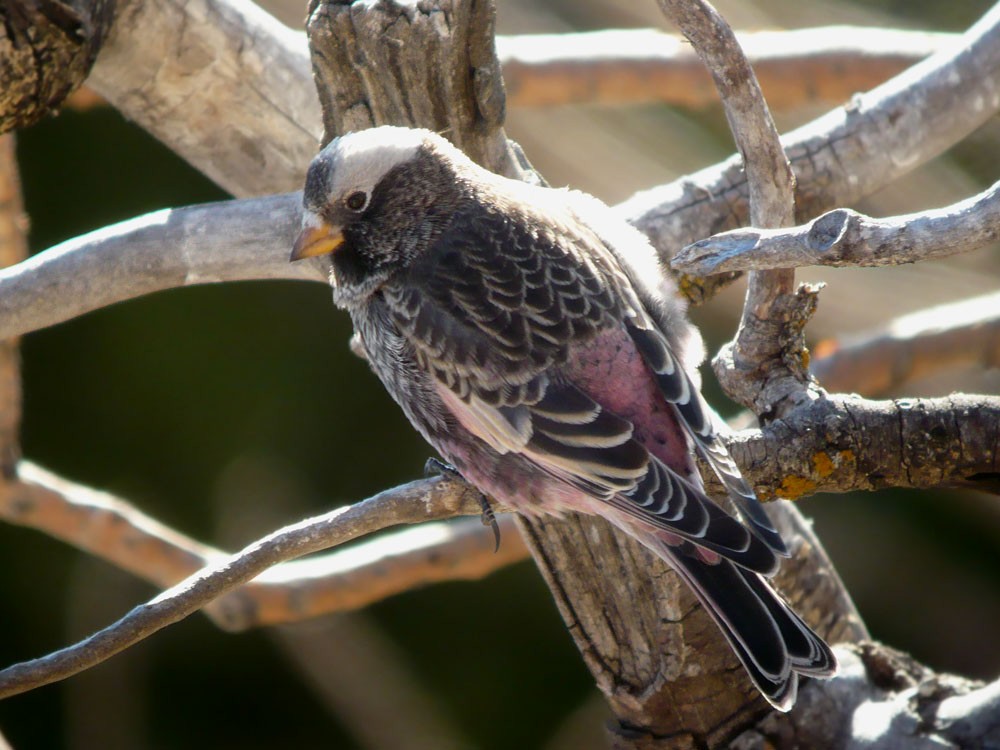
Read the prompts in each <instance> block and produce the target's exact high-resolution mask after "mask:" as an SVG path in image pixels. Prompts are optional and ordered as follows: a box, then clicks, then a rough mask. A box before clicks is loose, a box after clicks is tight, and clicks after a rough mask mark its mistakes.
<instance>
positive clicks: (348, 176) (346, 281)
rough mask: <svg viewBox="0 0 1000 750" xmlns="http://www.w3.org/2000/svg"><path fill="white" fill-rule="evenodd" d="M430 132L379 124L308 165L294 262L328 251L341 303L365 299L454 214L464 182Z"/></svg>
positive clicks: (332, 146)
mask: <svg viewBox="0 0 1000 750" xmlns="http://www.w3.org/2000/svg"><path fill="white" fill-rule="evenodd" d="M380 135H381V136H384V137H382V138H381V139H380V138H378V136H380ZM428 135H430V134H426V132H425V131H412V130H404V129H401V128H376V129H374V130H370V131H363V132H361V133H356V134H353V135H348V136H344V137H342V138H339V139H337V140H335V141H333V142H332V143H331V144H330V145H329V146H327V148H326V149H324V150H323V151H322V152H321V153H320V154H319V156H317V157H316V159H315V160H314V161H313V163H312V165H311V166H310V167H309V172H308V175H307V178H306V186H305V191H304V204H305V214H304V217H303V229H302V233H301V234H300V235H299V238H298V240H297V241H296V243H295V248H294V250H293V251H292V260H299V259H301V258H307V257H311V256H319V255H329V256H330V263H331V279H330V280H331V283H332V285H333V289H334V302H335V303H336V304H337V305H338V306H340V307H345V308H351V307H355V306H358V305H363V304H365V302H366V301H367V300H368V298H370V296H371V295H372V294H374V293H375V292H376V291H377V290H378V289H379V288H380V287H381V286H383V285H384V284H385V283H387V282H388V281H389V280H390V279H391V278H392V277H393V276H394V275H395V274H397V273H398V272H399V271H401V270H403V269H405V268H406V267H407V266H408V265H409V263H410V262H411V261H412V259H413V257H414V255H415V254H416V253H417V252H418V248H426V246H427V241H428V240H429V239H431V238H432V237H433V235H434V234H436V232H437V231H439V229H440V226H441V225H442V224H443V223H444V222H446V221H447V219H448V217H449V216H450V215H451V213H452V211H453V208H454V206H455V205H456V202H457V200H458V188H457V186H456V185H455V181H454V176H453V172H452V171H451V170H450V169H449V168H448V165H447V164H446V162H445V160H444V159H443V158H442V157H441V155H440V154H439V153H437V152H436V150H435V149H434V148H433V147H432V146H429V145H428V144H425V143H424V140H423V139H424V138H425V137H427V136H428ZM397 136H398V137H397ZM418 136H419V138H418Z"/></svg>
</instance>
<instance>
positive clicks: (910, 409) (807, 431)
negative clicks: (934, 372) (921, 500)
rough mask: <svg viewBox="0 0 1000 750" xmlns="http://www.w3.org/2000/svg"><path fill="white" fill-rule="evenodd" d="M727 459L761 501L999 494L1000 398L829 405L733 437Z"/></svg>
mask: <svg viewBox="0 0 1000 750" xmlns="http://www.w3.org/2000/svg"><path fill="white" fill-rule="evenodd" d="M729 449H730V451H731V452H732V454H733V458H734V459H735V460H736V462H737V463H738V464H739V465H740V468H741V469H742V470H743V473H744V474H745V475H746V476H747V477H748V478H749V480H750V482H751V484H753V486H754V488H755V489H756V490H757V492H758V494H759V495H760V496H761V497H763V498H774V497H784V498H789V499H796V498H799V497H802V496H803V495H811V494H813V493H815V492H848V491H851V490H880V489H885V488H886V487H913V488H930V487H965V488H970V489H977V490H981V491H985V492H994V493H997V492H1000V396H977V395H964V394H953V395H951V396H946V397H943V398H930V399H920V398H908V399H896V400H893V401H868V400H866V399H862V398H859V397H857V396H848V395H840V394H838V395H829V396H826V397H824V398H819V399H816V400H814V401H811V402H810V403H809V404H807V405H805V406H802V407H800V408H798V409H796V410H795V411H793V412H791V413H790V414H788V415H787V416H786V417H784V418H783V419H778V420H775V421H773V422H771V423H770V424H768V425H767V426H766V427H764V428H763V430H744V431H741V432H738V433H736V434H735V435H733V436H732V437H731V439H730V440H729ZM713 482H714V480H712V481H710V482H708V484H710V485H711V484H712V483H713Z"/></svg>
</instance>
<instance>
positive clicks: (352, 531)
mask: <svg viewBox="0 0 1000 750" xmlns="http://www.w3.org/2000/svg"><path fill="white" fill-rule="evenodd" d="M479 513H481V509H480V506H479V502H478V500H477V499H476V497H475V493H474V491H473V490H470V488H469V487H468V486H467V485H465V484H464V483H462V482H458V481H456V480H453V479H450V478H444V477H436V478H433V479H424V480H420V481H416V482H411V483H409V484H406V485H402V486H400V487H395V488H393V489H391V490H387V491H385V492H382V493H379V494H378V495H375V496H373V497H371V498H369V499H367V500H364V501H362V502H360V503H357V504H355V505H351V506H347V507H344V508H338V509H337V510H334V511H331V512H329V513H326V514H324V515H321V516H316V517H315V518H310V519H307V520H305V521H301V522H299V523H297V524H292V525H290V526H286V527H284V528H282V529H279V530H278V531H275V532H273V533H271V534H268V535H267V536H266V537H264V538H262V539H260V540H258V541H256V542H254V543H253V544H251V545H249V546H247V547H245V548H244V549H242V550H240V551H239V552H237V553H236V554H234V555H231V556H229V557H227V558H225V559H223V560H221V561H219V562H217V563H216V564H215V565H213V566H211V567H210V568H206V569H205V570H202V571H199V572H198V573H196V574H195V575H192V576H190V577H188V578H186V579H185V580H183V581H181V582H180V583H179V584H177V585H176V586H174V587H172V588H170V589H168V590H167V591H164V592H163V593H162V594H160V595H159V596H157V597H156V598H154V599H152V600H151V601H149V602H148V603H146V604H143V605H140V606H138V607H136V608H135V609H133V610H132V611H131V612H129V613H128V614H126V615H125V616H124V617H122V618H121V619H120V620H118V621H117V622H115V623H114V624H112V625H109V626H108V627H106V628H104V629H103V630H100V631H98V632H97V633H95V634H93V635H92V636H90V637H89V638H86V639H84V640H82V641H80V642H78V643H76V644H74V645H72V646H68V647H66V648H63V649H60V650H59V651H55V652H53V653H51V654H49V655H47V656H43V657H41V658H38V659H34V660H32V661H27V662H22V663H20V664H15V665H13V666H11V667H8V668H6V669H4V670H2V671H0V698H5V697H8V696H11V695H16V694H18V693H22V692H25V691H27V690H31V689H33V688H36V687H39V686H41V685H46V684H48V683H50V682H55V681H57V680H61V679H65V678H66V677H69V676H71V675H74V674H76V673H78V672H80V671H82V670H84V669H87V668H89V667H92V666H94V665H95V664H99V663H100V662H102V661H104V660H105V659H107V658H109V657H111V656H113V655H114V654H116V653H118V652H120V651H122V650H124V649H126V648H128V647H129V646H131V645H133V644H135V643H137V642H139V641H141V640H143V639H144V638H147V637H149V636H150V635H152V634H153V633H155V632H156V631H158V630H161V629H162V628H164V627H166V626H167V625H171V624H173V623H175V622H178V621H179V620H182V619H183V618H185V617H187V616H188V615H190V614H192V613H193V612H196V611H198V609H200V608H201V607H203V606H205V605H206V604H207V603H208V602H210V601H212V600H213V599H217V598H218V597H219V596H221V595H222V594H224V593H226V592H228V591H232V590H233V589H234V588H235V587H236V586H239V585H241V584H243V583H246V582H247V581H250V580H251V579H253V578H254V577H255V576H257V575H259V574H260V573H262V572H263V571H265V570H267V569H268V568H270V567H272V566H273V565H275V564H277V563H279V562H284V561H286V560H290V559H292V558H295V557H300V556H302V555H306V554H309V553H310V552H317V551H319V550H322V549H327V548H329V547H333V546H336V545H338V544H343V543H344V542H348V541H350V540H352V539H356V538H357V537H359V536H363V535H365V534H369V533H372V532H374V531H381V530H382V529H385V528H388V527H390V526H395V525H398V524H413V523H423V522H425V521H432V520H438V519H443V518H451V517H453V516H455V515H478V514H479Z"/></svg>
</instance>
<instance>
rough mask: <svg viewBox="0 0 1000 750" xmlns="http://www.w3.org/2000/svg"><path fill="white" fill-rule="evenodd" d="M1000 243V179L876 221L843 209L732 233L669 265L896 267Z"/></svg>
mask: <svg viewBox="0 0 1000 750" xmlns="http://www.w3.org/2000/svg"><path fill="white" fill-rule="evenodd" d="M998 240H1000V182H997V183H995V184H994V185H993V186H992V187H991V188H989V189H988V190H985V191H983V192H982V193H980V194H979V195H977V196H974V197H972V198H969V199H967V200H964V201H961V202H959V203H955V204H952V205H951V206H947V207H946V208H939V209H934V210H932V211H924V212H921V213H915V214H907V215H905V216H894V217H892V218H889V219H873V218H871V217H870V216H865V215H864V214H859V213H858V212H857V211H852V210H850V209H847V208H838V209H836V210H834V211H830V212H829V213H826V214H823V215H822V216H820V217H819V218H817V219H814V220H813V221H811V222H809V223H808V224H804V225H802V226H798V227H792V228H790V229H768V230H761V229H756V228H753V227H746V228H742V229H733V230H731V231H729V232H723V233H722V234H717V235H715V236H714V237H709V238H708V239H704V240H699V241H698V242H695V243H693V244H691V245H688V246H687V247H685V248H684V249H683V250H681V251H680V252H679V253H678V254H677V256H675V257H674V259H673V260H672V261H671V266H672V267H673V268H674V270H677V271H680V272H682V273H690V274H695V275H699V276H707V275H709V274H713V273H724V272H731V271H752V270H760V269H766V268H798V267H801V266H837V267H839V266H897V265H901V264H903V263H915V262H917V261H921V260H936V259H938V258H947V257H949V256H951V255H957V254H958V253H967V252H971V251H973V250H978V249H980V248H983V247H986V246H987V245H990V244H992V243H994V242H997V241H998Z"/></svg>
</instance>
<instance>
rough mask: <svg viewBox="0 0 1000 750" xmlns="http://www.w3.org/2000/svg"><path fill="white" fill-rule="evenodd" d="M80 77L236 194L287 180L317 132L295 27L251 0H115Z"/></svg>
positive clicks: (295, 183)
mask: <svg viewBox="0 0 1000 750" xmlns="http://www.w3.org/2000/svg"><path fill="white" fill-rule="evenodd" d="M118 5H119V10H118V18H117V19H116V22H115V24H114V26H113V28H112V30H111V33H110V34H109V36H108V38H107V41H106V42H105V44H104V48H103V49H102V50H101V54H100V56H99V57H98V58H97V62H96V64H95V65H94V70H93V73H92V74H91V76H90V78H89V79H88V81H87V83H88V85H90V86H91V87H93V88H94V89H95V90H96V91H97V92H98V93H100V94H101V95H102V96H103V97H104V98H106V99H108V100H109V101H110V102H111V103H112V104H114V105H115V107H117V108H118V109H119V110H121V112H122V113H123V114H125V116H126V117H128V118H129V119H131V120H134V121H135V122H137V123H139V124H140V125H141V126H142V127H143V128H145V129H146V130H148V131H149V132H150V133H152V134H153V135H154V136H156V137H157V138H159V139H160V140H161V141H163V142H164V143H165V144H167V145H168V146H169V147H170V148H172V149H173V150H174V151H176V152H177V153H178V154H179V155H180V156H182V157H183V158H184V159H186V160H187V161H189V162H190V163H191V164H194V165H195V166H196V167H197V168H198V169H199V170H201V171H202V172H204V173H205V174H206V175H207V176H208V177H209V178H211V179H212V180H214V181H215V182H216V183H217V184H218V185H220V186H221V187H223V188H224V189H226V190H228V191H229V192H230V193H232V194H233V195H235V196H250V195H262V194H265V193H277V192H286V191H289V190H296V189H298V188H300V187H301V186H302V183H303V182H304V180H305V170H306V167H307V166H308V165H309V161H310V159H312V156H313V154H314V153H315V152H316V147H317V144H318V142H319V134H320V131H319V103H318V102H317V100H316V92H315V90H314V89H313V88H312V87H311V86H310V85H309V80H310V72H311V66H310V64H309V56H308V54H307V51H306V48H305V45H304V43H303V39H302V35H301V34H299V33H296V32H294V31H292V30H291V29H289V28H287V27H286V26H284V25H283V24H281V23H280V22H279V21H278V20H277V19H275V18H274V17H272V16H271V15H269V14H268V13H266V12H265V11H263V10H262V9H261V8H259V7H258V6H257V5H256V4H255V3H253V2H251V0H173V1H172V2H145V1H144V0H119V2H118Z"/></svg>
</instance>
